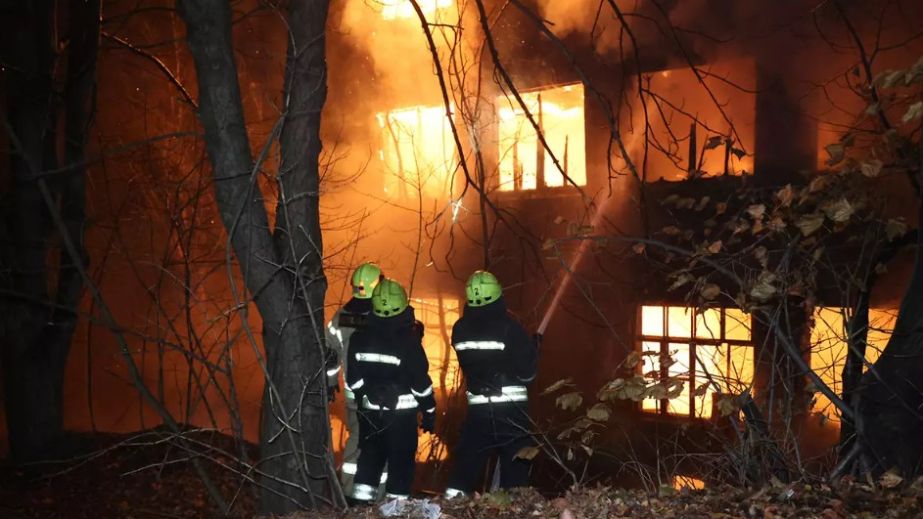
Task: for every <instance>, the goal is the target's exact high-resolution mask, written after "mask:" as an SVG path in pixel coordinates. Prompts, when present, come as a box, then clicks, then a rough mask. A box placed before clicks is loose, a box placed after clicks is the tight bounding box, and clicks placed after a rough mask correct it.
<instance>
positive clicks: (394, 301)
mask: <svg viewBox="0 0 923 519" xmlns="http://www.w3.org/2000/svg"><path fill="white" fill-rule="evenodd" d="M407 306H408V303H407V292H404V287H402V286H401V284H400V283H398V282H397V281H394V280H393V279H390V278H384V279H382V280H381V281H380V282H379V283H378V286H376V287H375V290H373V291H372V313H373V314H375V315H377V316H378V317H394V316H395V315H398V314H399V313H401V312H403V311H404V310H406V309H407Z"/></svg>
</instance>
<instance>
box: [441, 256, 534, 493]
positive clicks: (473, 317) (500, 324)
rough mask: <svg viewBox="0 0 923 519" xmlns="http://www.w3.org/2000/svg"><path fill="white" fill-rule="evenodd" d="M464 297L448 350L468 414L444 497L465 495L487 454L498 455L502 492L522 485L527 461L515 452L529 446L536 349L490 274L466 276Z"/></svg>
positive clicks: (476, 477)
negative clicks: (460, 377) (458, 370)
mask: <svg viewBox="0 0 923 519" xmlns="http://www.w3.org/2000/svg"><path fill="white" fill-rule="evenodd" d="M465 295H466V296H467V304H466V305H465V310H464V314H463V315H462V317H461V319H459V320H458V321H457V322H456V323H455V326H454V327H453V328H452V347H453V348H454V349H455V354H456V355H457V357H458V363H459V365H460V366H461V369H462V374H463V375H464V378H465V383H466V385H467V397H468V414H467V416H466V417H465V422H464V423H463V424H462V430H461V438H460V439H459V443H458V446H457V448H456V451H455V463H454V466H453V467H452V472H451V473H450V475H449V484H448V487H447V488H446V497H449V498H452V497H457V496H465V495H471V493H472V492H473V491H474V490H475V488H476V485H477V484H478V479H479V476H480V475H481V474H483V471H484V465H485V463H486V462H487V459H488V457H489V456H490V454H491V453H492V452H493V451H499V452H498V455H499V459H500V486H501V487H502V488H513V487H521V486H525V485H528V482H529V463H528V461H526V460H525V459H521V458H518V457H517V454H518V453H519V451H520V450H521V449H522V448H523V447H526V446H528V445H531V444H532V440H531V436H530V434H529V428H530V420H529V415H528V392H527V388H526V386H527V385H528V384H529V383H530V382H532V380H533V379H534V378H535V374H536V360H537V349H536V346H535V345H534V344H533V343H532V341H531V340H530V338H529V336H528V334H527V333H526V330H525V329H524V328H523V327H522V326H521V325H520V324H519V323H518V322H516V321H515V320H513V319H512V318H511V317H510V316H508V315H507V312H506V303H505V301H504V300H503V289H502V287H501V286H500V282H499V281H497V278H496V277H494V275H493V274H491V273H490V272H485V271H477V272H475V273H474V274H472V275H471V277H470V278H468V282H467V284H466V285H465Z"/></svg>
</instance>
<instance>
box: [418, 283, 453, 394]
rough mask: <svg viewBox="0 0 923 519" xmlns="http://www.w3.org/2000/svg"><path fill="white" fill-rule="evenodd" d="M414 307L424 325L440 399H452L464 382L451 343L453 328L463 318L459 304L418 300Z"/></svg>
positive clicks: (427, 350) (437, 300)
mask: <svg viewBox="0 0 923 519" xmlns="http://www.w3.org/2000/svg"><path fill="white" fill-rule="evenodd" d="M411 305H413V308H414V311H415V313H416V316H417V319H419V320H420V321H421V322H422V323H423V328H424V332H423V349H424V350H425V351H426V359H427V360H428V361H429V376H430V378H432V379H433V388H434V389H435V391H436V396H437V398H439V396H440V395H442V396H449V395H451V394H452V393H454V392H455V390H456V389H457V388H458V386H459V383H460V378H461V372H460V371H459V369H458V358H457V357H456V356H455V350H454V349H452V340H451V337H452V325H454V324H455V321H457V320H458V317H459V304H458V300H457V299H442V298H424V299H418V298H414V299H413V301H412V302H411Z"/></svg>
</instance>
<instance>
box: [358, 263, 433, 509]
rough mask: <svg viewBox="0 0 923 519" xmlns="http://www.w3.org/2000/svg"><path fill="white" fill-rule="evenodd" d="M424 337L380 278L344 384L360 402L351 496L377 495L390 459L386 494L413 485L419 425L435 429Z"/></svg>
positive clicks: (400, 294)
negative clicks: (370, 312) (381, 478)
mask: <svg viewBox="0 0 923 519" xmlns="http://www.w3.org/2000/svg"><path fill="white" fill-rule="evenodd" d="M422 339H423V336H422V334H421V333H420V329H419V324H418V322H417V321H416V320H415V319H414V312H413V307H411V306H410V305H409V304H408V300H407V294H406V292H404V289H403V288H402V287H401V286H400V284H398V283H397V282H396V281H394V280H391V279H383V280H382V281H381V282H380V283H379V284H378V286H377V287H375V291H374V292H373V294H372V316H371V317H370V318H369V324H368V326H366V327H365V328H363V329H360V330H358V331H357V332H356V333H355V334H354V335H353V337H352V340H351V344H350V351H349V364H348V367H347V370H346V388H347V389H348V390H350V391H352V392H353V393H354V394H355V396H356V402H357V403H358V407H359V451H360V453H359V467H358V470H357V471H356V478H355V481H354V484H353V491H352V493H351V498H352V499H353V501H354V502H370V501H373V500H374V499H375V489H376V487H377V486H378V482H379V477H380V475H381V471H382V468H383V467H384V465H385V463H387V464H388V482H387V486H386V490H387V494H386V495H387V497H390V498H407V497H409V496H410V489H411V485H412V484H413V473H414V468H415V467H414V463H415V462H414V457H415V454H416V452H417V413H422V420H421V425H420V427H421V428H422V429H423V430H424V431H426V432H433V430H434V429H435V421H436V400H435V397H434V396H433V382H432V380H431V379H430V377H429V362H427V360H426V353H425V352H424V351H423V343H422Z"/></svg>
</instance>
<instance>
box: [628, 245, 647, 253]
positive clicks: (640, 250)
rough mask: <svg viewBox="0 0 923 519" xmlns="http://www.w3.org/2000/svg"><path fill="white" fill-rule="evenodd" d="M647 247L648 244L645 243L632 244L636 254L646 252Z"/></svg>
mask: <svg viewBox="0 0 923 519" xmlns="http://www.w3.org/2000/svg"><path fill="white" fill-rule="evenodd" d="M645 248H646V246H645V245H644V244H643V243H636V244H634V245H632V246H631V250H633V251H634V253H635V254H644V249H645Z"/></svg>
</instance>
